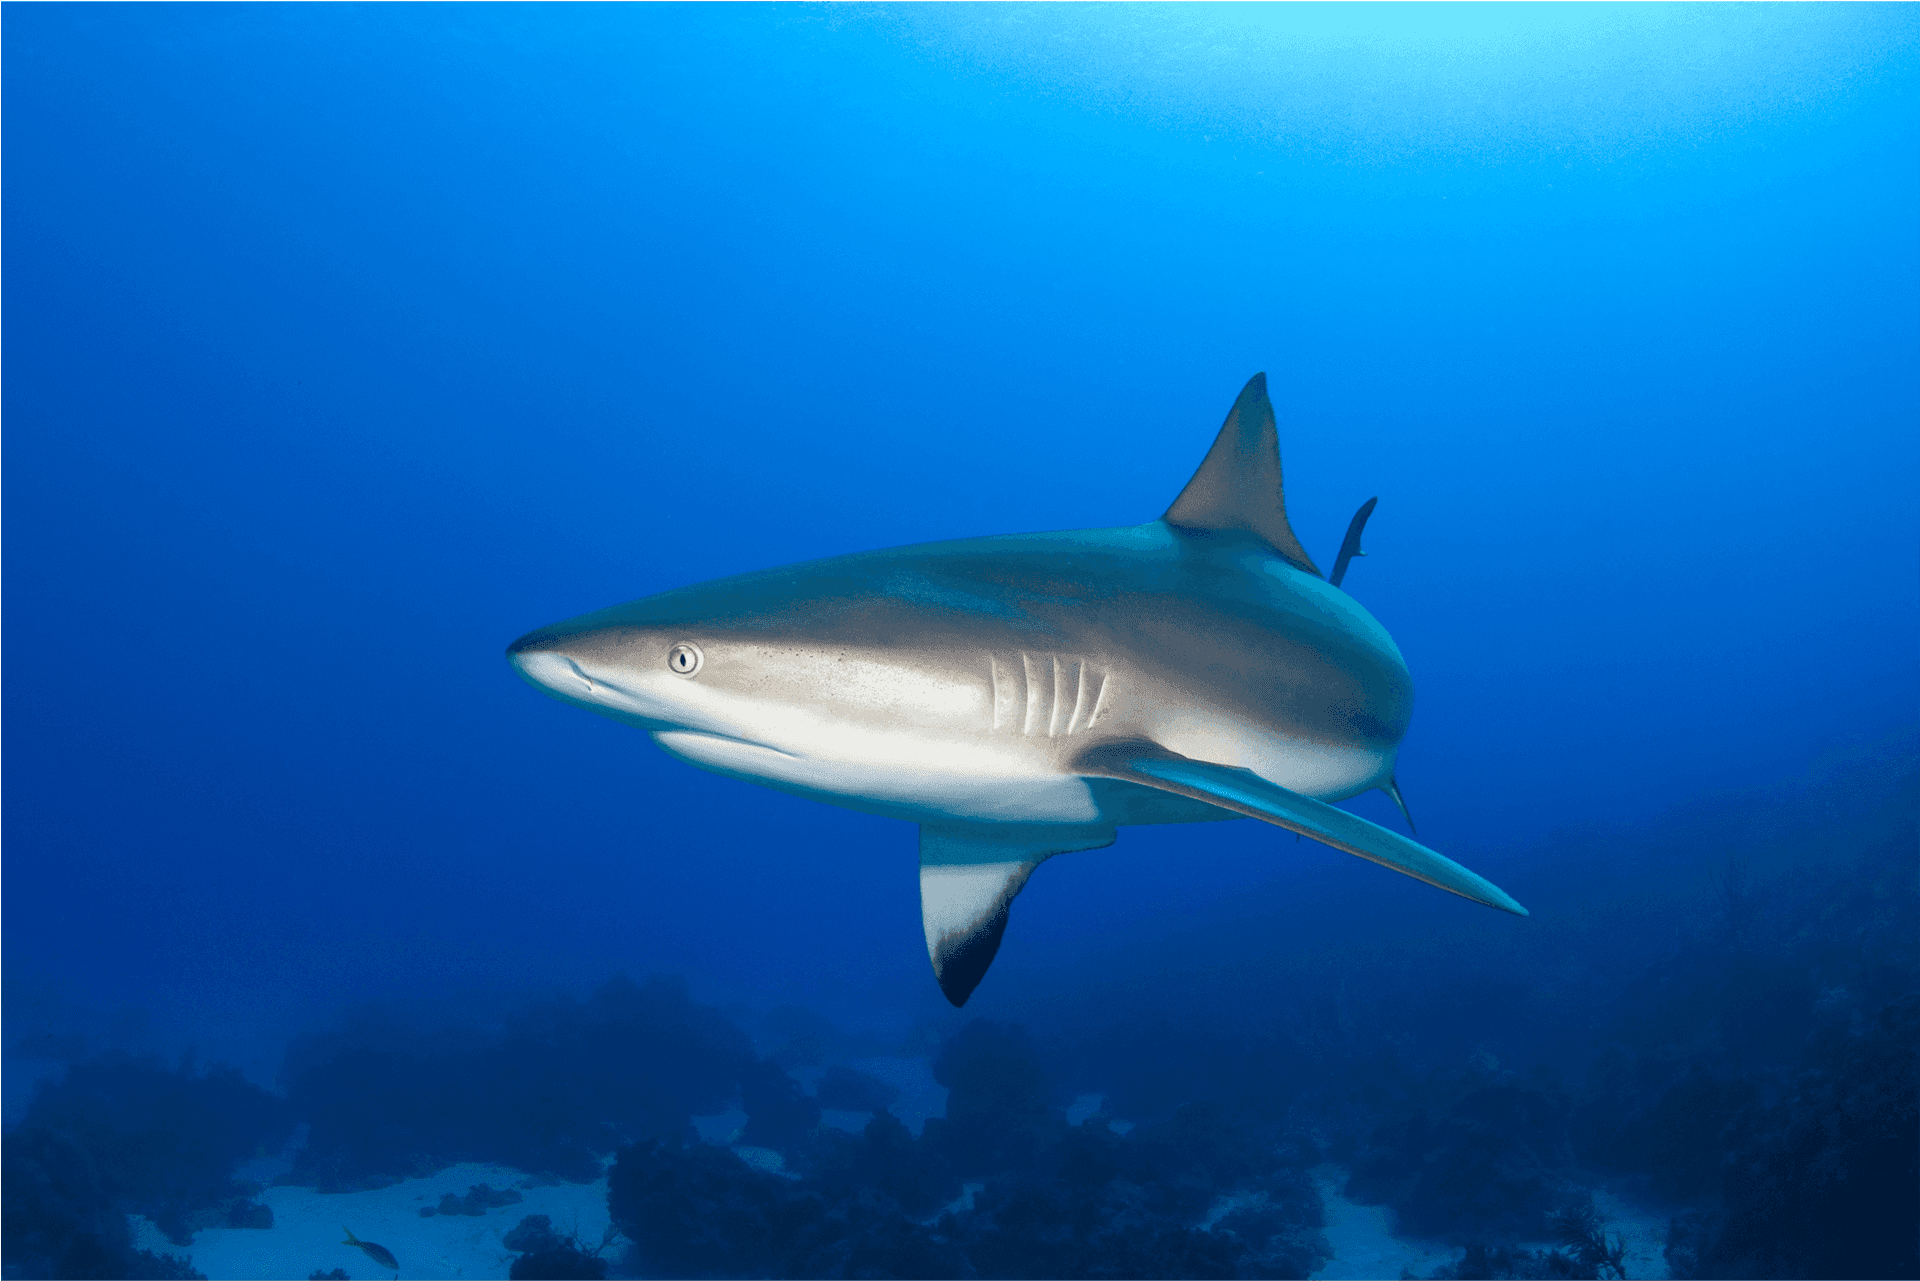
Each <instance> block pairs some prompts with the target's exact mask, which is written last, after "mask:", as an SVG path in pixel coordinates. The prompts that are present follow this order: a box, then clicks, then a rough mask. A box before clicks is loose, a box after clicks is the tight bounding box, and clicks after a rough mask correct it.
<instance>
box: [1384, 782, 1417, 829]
mask: <svg viewBox="0 0 1920 1281" xmlns="http://www.w3.org/2000/svg"><path fill="white" fill-rule="evenodd" d="M1380 790H1381V791H1383V792H1385V793H1386V794H1387V795H1388V796H1391V797H1392V798H1393V803H1394V804H1395V805H1398V806H1399V807H1400V817H1401V818H1404V819H1406V820H1407V830H1408V831H1409V832H1412V833H1413V834H1414V835H1415V836H1418V835H1420V829H1419V828H1417V827H1415V826H1414V825H1413V814H1412V813H1411V812H1410V811H1409V810H1408V809H1407V798H1406V797H1404V796H1402V795H1400V780H1398V779H1396V778H1395V777H1394V776H1393V775H1391V774H1389V775H1387V781H1386V782H1385V783H1382V784H1381V785H1380Z"/></svg>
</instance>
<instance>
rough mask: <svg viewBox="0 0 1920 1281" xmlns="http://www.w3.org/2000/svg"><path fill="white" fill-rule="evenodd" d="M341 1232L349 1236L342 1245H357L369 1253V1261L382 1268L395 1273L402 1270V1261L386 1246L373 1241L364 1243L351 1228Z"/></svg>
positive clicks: (343, 1229)
mask: <svg viewBox="0 0 1920 1281" xmlns="http://www.w3.org/2000/svg"><path fill="white" fill-rule="evenodd" d="M340 1230H341V1231H342V1232H345V1233H346V1234H347V1239H346V1240H344V1241H342V1242H341V1243H340V1244H341V1245H357V1246H359V1247H360V1248H361V1249H362V1250H365V1251H366V1252H367V1257H368V1258H369V1259H372V1260H373V1261H374V1262H375V1263H377V1264H379V1265H380V1266H381V1267H383V1268H392V1269H393V1270H394V1271H395V1272H398V1271H399V1270H400V1260H398V1259H396V1258H394V1257H393V1251H391V1250H389V1249H387V1247H386V1246H384V1245H375V1244H374V1243H373V1242H371V1241H362V1240H361V1239H360V1238H359V1237H357V1236H355V1235H353V1230H352V1229H351V1228H341V1229H340Z"/></svg>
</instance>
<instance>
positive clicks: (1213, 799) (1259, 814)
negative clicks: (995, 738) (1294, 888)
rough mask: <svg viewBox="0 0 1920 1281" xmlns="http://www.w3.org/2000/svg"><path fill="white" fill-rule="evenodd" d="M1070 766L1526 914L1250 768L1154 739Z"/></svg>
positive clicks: (1425, 854) (1452, 869)
mask: <svg viewBox="0 0 1920 1281" xmlns="http://www.w3.org/2000/svg"><path fill="white" fill-rule="evenodd" d="M1074 767H1075V768H1076V769H1077V770H1078V771H1079V772H1080V773H1081V774H1085V775H1090V776H1092V777H1095V778H1117V779H1122V780H1124V781H1126V782H1129V783H1141V784H1144V785H1145V786H1147V787H1156V788H1159V789H1160V790H1162V791H1166V792H1173V793H1174V794H1176V795H1179V796H1187V797H1191V798H1192V799H1194V800H1197V801H1206V802H1208V803H1210V804H1213V805H1218V806H1219V807H1220V808H1222V809H1227V810H1232V811H1233V812H1234V813H1236V814H1245V815H1246V816H1247V817H1249V818H1257V819H1263V820H1265V821H1266V822H1269V823H1272V824H1274V825H1275V826H1277V827H1284V828H1286V829H1288V830H1289V831H1293V832H1298V833H1300V834H1301V835H1302V836H1311V837H1312V838H1313V839H1314V840H1316V841H1320V842H1321V843H1323V844H1326V845H1331V846H1333V848H1335V849H1337V850H1345V851H1346V852H1347V853H1349V854H1358V855H1359V856H1360V857H1361V858H1364V859H1371V860H1372V861H1374V862H1375V863H1379V864H1381V865H1383V866H1385V867H1390V868H1392V869H1393V870H1394V871H1396V872H1404V873H1406V874H1407V875H1408V876H1411V877H1414V878H1416V879H1418V880H1422V881H1425V882H1426V883H1427V884H1429V885H1437V886H1439V887H1440V888H1441V889H1443V890H1450V891H1452V892H1453V893H1455V894H1458V895H1460V896H1461V897H1462V898H1470V899H1472V900H1473V901H1474V902H1476V903H1485V904H1486V905H1487V906H1488V907H1497V908H1499V909H1500V910H1501V911H1503V912H1512V913H1513V914H1514V915H1516V916H1525V915H1527V909H1526V908H1524V907H1521V906H1520V905H1519V904H1518V903H1516V902H1514V901H1513V899H1512V898H1510V897H1509V896H1508V895H1507V893H1506V891H1504V890H1502V889H1501V888H1500V887H1499V886H1497V885H1495V884H1493V883H1492V882H1491V881H1488V880H1486V879H1485V878H1484V877H1480V876H1476V875H1474V874H1473V873H1472V872H1469V871H1468V870H1467V869H1466V868H1464V867H1461V866H1460V865H1459V864H1458V863H1456V862H1454V861H1453V860H1452V859H1450V858H1446V857H1445V856H1443V855H1440V854H1436V853H1434V852H1433V851H1432V850H1430V849H1428V848H1427V847H1426V846H1424V845H1417V844H1415V843H1414V842H1412V841H1410V840H1408V839H1407V838H1406V837H1404V836H1396V835H1395V834H1394V833H1392V832H1389V831H1388V830H1387V829H1386V828H1384V827H1379V826H1376V825H1375V824H1372V823H1369V822H1367V820H1366V819H1364V818H1361V817H1360V816H1358V815H1357V814H1349V813H1347V812H1346V811H1345V810H1342V809H1335V808H1334V807H1333V806H1331V805H1327V804H1325V803H1323V802H1321V801H1316V800H1314V799H1312V798H1311V797H1307V796H1302V795H1300V794H1299V793H1298V792H1291V791H1288V790H1287V789H1286V788H1284V787H1281V786H1280V785H1279V784H1277V783H1269V782H1268V781H1267V780H1266V779H1264V778H1261V777H1260V776H1259V775H1258V774H1255V773H1254V772H1253V771H1252V770H1245V769H1236V768H1234V767H1232V766H1228V765H1215V764H1213V763H1212V762H1210V761H1196V760H1193V759H1191V758H1190V757H1186V756H1182V755H1180V754H1179V753H1178V752H1170V751H1167V750H1166V749H1165V748H1163V747H1159V746H1157V745H1155V744H1153V743H1141V742H1121V743H1103V744H1101V745H1099V746H1097V747H1094V748H1092V749H1090V750H1088V751H1087V752H1085V753H1084V754H1082V756H1081V757H1080V759H1079V760H1078V761H1077V762H1075V766H1074Z"/></svg>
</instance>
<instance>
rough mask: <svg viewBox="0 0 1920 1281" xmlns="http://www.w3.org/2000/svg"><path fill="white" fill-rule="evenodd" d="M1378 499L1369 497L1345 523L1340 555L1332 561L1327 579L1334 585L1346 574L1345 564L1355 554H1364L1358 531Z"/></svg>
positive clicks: (1365, 524) (1364, 526)
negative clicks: (1329, 575) (1330, 573)
mask: <svg viewBox="0 0 1920 1281" xmlns="http://www.w3.org/2000/svg"><path fill="white" fill-rule="evenodd" d="M1379 501H1380V500H1379V499H1378V498H1369V499H1368V500H1367V501H1366V502H1364V503H1361V504H1360V510H1359V511H1357V512H1355V513H1354V514H1353V520H1352V521H1351V522H1350V523H1349V524H1348V525H1347V536H1346V538H1345V539H1343V540H1342V541H1341V543H1340V556H1339V558H1338V559H1336V560H1335V561H1334V562H1333V577H1332V578H1329V579H1328V580H1327V581H1328V582H1330V583H1332V584H1333V585H1334V586H1335V587H1338V586H1339V585H1340V580H1341V579H1343V578H1345V577H1346V576H1347V566H1348V565H1349V564H1350V563H1351V562H1352V561H1353V558H1354V557H1355V556H1365V555H1366V553H1365V552H1363V551H1361V550H1360V531H1361V530H1363V529H1365V528H1366V527H1367V517H1369V516H1371V515H1373V505H1374V504H1375V503H1377V502H1379Z"/></svg>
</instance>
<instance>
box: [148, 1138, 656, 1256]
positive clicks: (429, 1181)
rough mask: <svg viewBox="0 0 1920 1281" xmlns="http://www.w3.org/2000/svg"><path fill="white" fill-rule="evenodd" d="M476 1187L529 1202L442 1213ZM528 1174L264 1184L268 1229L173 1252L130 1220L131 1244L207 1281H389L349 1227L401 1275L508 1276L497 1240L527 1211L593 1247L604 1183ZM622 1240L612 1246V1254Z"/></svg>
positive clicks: (236, 1231) (468, 1170)
mask: <svg viewBox="0 0 1920 1281" xmlns="http://www.w3.org/2000/svg"><path fill="white" fill-rule="evenodd" d="M476 1183H485V1184H487V1185H488V1186H489V1187H492V1188H494V1189H496V1190H502V1189H506V1188H512V1189H513V1190H515V1191H516V1192H518V1193H519V1194H520V1195H521V1197H522V1198H524V1199H523V1200H522V1201H521V1202H520V1203H519V1204H518V1205H507V1206H501V1207H500V1208H498V1209H494V1210H489V1211H487V1213H485V1214H483V1215H474V1216H469V1215H464V1214H462V1215H447V1214H436V1215H433V1216H432V1217H430V1218H421V1217H420V1210H421V1207H423V1206H437V1205H439V1204H440V1197H441V1194H442V1193H446V1192H451V1193H453V1194H454V1195H455V1196H464V1195H465V1194H466V1191H467V1189H468V1188H470V1187H472V1186H473V1185H474V1184H476ZM526 1183H527V1176H526V1175H525V1174H523V1173H521V1172H520V1171H519V1170H513V1169H509V1168H507V1167H506V1166H504V1165H455V1166H449V1167H448V1168H446V1169H444V1170H442V1171H440V1173H438V1174H436V1175H433V1176H432V1177H431V1178H425V1179H408V1180H407V1181H406V1182H404V1183H396V1184H394V1185H393V1186H392V1187H389V1188H377V1189H375V1190H374V1191H371V1192H316V1191H314V1190H313V1189H312V1188H295V1187H277V1188H268V1189H267V1190H266V1191H265V1192H263V1193H261V1194H260V1198H259V1199H260V1200H262V1201H264V1202H266V1203H267V1205H269V1206H271V1207H272V1209H273V1226H272V1227H271V1228H206V1229H203V1230H202V1231H201V1232H199V1233H197V1234H196V1235H195V1237H194V1240H193V1244H192V1245H190V1246H177V1245H174V1244H173V1243H172V1242H171V1241H168V1240H167V1239H166V1238H165V1237H164V1236H162V1235H161V1234H160V1230H159V1229H158V1228H156V1227H154V1226H153V1224H152V1223H151V1222H149V1221H148V1220H147V1219H145V1218H143V1217H141V1216H138V1215H135V1216H133V1217H132V1223H133V1228H134V1245H135V1246H137V1247H139V1248H141V1249H146V1250H154V1251H161V1252H165V1253H167V1254H174V1255H182V1254H184V1255H187V1256H189V1257H190V1258H192V1260H193V1266H194V1267H195V1268H197V1269H198V1270H199V1271H201V1272H204V1273H206V1274H207V1276H208V1278H209V1279H210V1281H282V1279H283V1278H291V1279H292V1281H303V1279H304V1278H305V1277H306V1276H307V1275H308V1274H309V1273H312V1272H316V1271H318V1272H328V1271H331V1270H332V1269H334V1268H343V1269H345V1270H346V1273H347V1275H348V1276H350V1277H354V1278H355V1279H356V1281H369V1279H371V1281H387V1279H388V1278H391V1277H393V1276H394V1275H395V1274H394V1273H393V1272H391V1271H389V1270H387V1269H383V1268H381V1267H380V1266H378V1265H377V1264H375V1263H374V1261H373V1260H372V1259H369V1258H368V1257H367V1256H366V1255H365V1254H363V1253H361V1252H360V1251H359V1250H357V1249H355V1248H354V1247H353V1246H350V1245H343V1244H341V1243H342V1242H343V1241H344V1240H345V1239H346V1232H344V1231H342V1229H343V1228H350V1229H352V1231H353V1234H354V1235H355V1236H357V1237H359V1238H360V1239H361V1240H362V1241H374V1242H378V1243H379V1244H381V1245H384V1246H386V1247H387V1249H389V1250H391V1251H393V1255H394V1258H395V1259H397V1260H399V1263H400V1272H399V1275H400V1276H401V1277H403V1278H404V1277H415V1278H420V1277H434V1278H439V1277H460V1278H465V1277H504V1276H506V1275H507V1270H508V1268H510V1267H511V1266H512V1265H513V1259H514V1255H513V1252H512V1251H510V1250H508V1249H507V1248H506V1247H505V1246H504V1245H501V1244H500V1238H501V1237H502V1236H503V1235H504V1234H506V1233H508V1232H511V1231H512V1230H513V1228H514V1227H515V1226H516V1225H517V1224H518V1223H519V1222H520V1220H521V1219H523V1218H525V1217H526V1216H527V1215H529V1214H544V1215H546V1216H547V1217H548V1218H550V1219H552V1220H553V1227H554V1230H555V1231H557V1232H561V1233H567V1232H577V1233H578V1235H579V1236H580V1239H581V1240H583V1241H585V1242H586V1243H587V1244H588V1246H589V1247H592V1246H595V1245H598V1244H599V1243H600V1238H601V1235H602V1234H603V1233H604V1232H605V1231H606V1230H607V1181H606V1180H605V1179H604V1178H603V1179H600V1180H599V1181H598V1182H595V1183H562V1184H558V1185H556V1186H553V1187H528V1186H526ZM623 1244H624V1242H620V1241H616V1242H615V1243H614V1244H613V1246H612V1247H611V1249H610V1250H609V1253H614V1252H617V1251H618V1250H619V1249H621V1247H622V1245H623Z"/></svg>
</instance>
